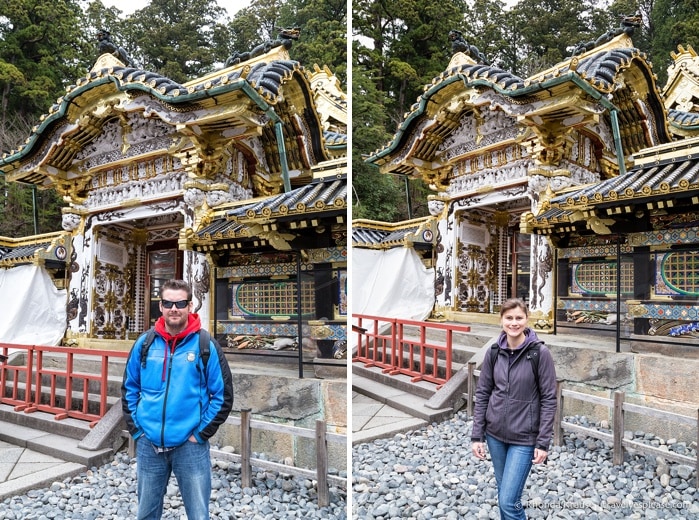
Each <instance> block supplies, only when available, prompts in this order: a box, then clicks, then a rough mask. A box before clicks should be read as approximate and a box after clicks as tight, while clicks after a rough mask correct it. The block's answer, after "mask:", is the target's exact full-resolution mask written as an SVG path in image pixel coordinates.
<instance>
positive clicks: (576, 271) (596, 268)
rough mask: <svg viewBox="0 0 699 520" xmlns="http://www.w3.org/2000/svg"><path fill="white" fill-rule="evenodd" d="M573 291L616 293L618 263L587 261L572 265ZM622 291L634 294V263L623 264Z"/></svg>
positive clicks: (589, 293) (586, 293)
mask: <svg viewBox="0 0 699 520" xmlns="http://www.w3.org/2000/svg"><path fill="white" fill-rule="evenodd" d="M571 273H572V282H571V292H572V293H573V294H581V295H604V294H616V291H617V263H616V262H585V263H579V264H572V265H571ZM621 292H622V294H633V264H632V263H630V262H622V264H621Z"/></svg>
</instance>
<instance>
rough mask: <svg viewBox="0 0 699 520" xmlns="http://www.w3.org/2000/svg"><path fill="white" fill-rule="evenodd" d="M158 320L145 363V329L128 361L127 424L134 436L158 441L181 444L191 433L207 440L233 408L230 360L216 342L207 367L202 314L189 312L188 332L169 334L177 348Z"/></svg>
mask: <svg viewBox="0 0 699 520" xmlns="http://www.w3.org/2000/svg"><path fill="white" fill-rule="evenodd" d="M161 320H162V318H160V319H159V320H158V322H160V321H161ZM158 322H157V323H156V326H155V331H156V335H155V337H154V338H153V343H152V344H151V346H150V348H149V349H148V357H147V359H146V366H145V367H142V366H141V347H142V346H143V341H144V339H145V336H146V335H145V334H142V335H141V337H140V338H139V339H138V340H136V343H134V345H133V347H132V348H131V352H130V353H129V357H128V359H127V362H126V369H125V371H124V380H123V383H122V400H121V403H122V410H123V413H124V419H125V420H126V425H127V427H128V429H129V432H130V433H131V435H132V437H133V438H134V439H138V438H139V437H141V436H145V437H146V438H147V439H148V440H149V441H150V442H152V443H153V444H155V445H156V446H161V447H165V448H173V447H176V446H180V445H182V444H184V443H185V442H186V441H187V439H188V438H189V437H190V435H194V437H195V438H196V439H197V441H198V442H200V443H203V442H205V441H207V440H208V439H209V438H210V437H211V436H212V435H213V434H214V433H216V431H217V430H218V427H219V426H220V425H221V424H223V422H224V421H225V420H226V418H227V417H228V414H229V413H230V411H231V408H232V407H233V383H232V376H231V371H230V367H229V366H228V361H227V360H226V358H225V356H224V355H223V352H222V351H221V349H220V348H217V345H216V344H215V343H214V342H213V341H212V342H211V344H210V345H209V349H210V355H209V360H208V363H207V367H206V370H204V366H203V360H202V357H201V355H200V352H199V330H200V328H201V326H200V323H201V322H200V320H199V316H198V315H196V314H190V315H189V324H188V326H187V328H186V329H185V331H183V332H182V333H180V334H178V335H177V336H176V337H175V338H171V343H174V349H172V348H171V347H172V344H170V345H168V343H167V341H166V339H165V337H163V331H164V324H163V323H158Z"/></svg>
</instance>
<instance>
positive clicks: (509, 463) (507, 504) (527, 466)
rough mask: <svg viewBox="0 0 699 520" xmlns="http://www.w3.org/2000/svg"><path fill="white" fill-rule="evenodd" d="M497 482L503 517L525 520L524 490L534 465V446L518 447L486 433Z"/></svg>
mask: <svg viewBox="0 0 699 520" xmlns="http://www.w3.org/2000/svg"><path fill="white" fill-rule="evenodd" d="M485 440H486V442H487V443H488V451H490V458H491V460H492V461H493V469H494V470H495V480H497V483H498V507H499V508H500V518H501V520H526V518H527V515H526V514H525V513H524V507H523V506H522V491H524V485H525V484H526V483H527V477H528V476H529V470H531V468H532V459H533V458H534V446H517V445H515V444H507V443H505V442H501V441H499V440H497V439H495V438H493V437H491V436H490V435H486V436H485Z"/></svg>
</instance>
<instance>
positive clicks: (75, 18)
mask: <svg viewBox="0 0 699 520" xmlns="http://www.w3.org/2000/svg"><path fill="white" fill-rule="evenodd" d="M0 13H1V15H0V110H1V113H0V125H1V127H2V132H0V149H3V150H8V149H10V148H13V147H14V146H16V145H17V144H18V143H19V142H21V141H22V140H24V138H26V135H25V136H22V137H21V138H19V136H11V135H8V134H7V133H6V132H5V128H6V124H9V125H12V124H13V123H12V120H13V119H15V118H20V119H26V118H28V117H32V116H33V117H34V118H38V116H39V115H40V114H42V113H44V112H47V111H48V108H49V107H50V106H51V104H52V103H54V102H55V101H56V99H57V98H58V97H60V96H61V95H62V93H63V92H64V89H65V87H66V85H67V84H68V83H69V82H71V81H73V80H74V79H75V78H76V77H78V76H81V75H82V74H83V73H84V70H85V69H84V67H85V60H84V58H83V56H82V55H81V50H82V49H83V44H84V42H85V39H84V37H83V35H82V33H81V32H80V25H79V20H80V16H81V11H80V8H79V7H78V5H77V4H76V3H75V2H72V1H66V0H61V1H56V0H0Z"/></svg>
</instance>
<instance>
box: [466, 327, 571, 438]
mask: <svg viewBox="0 0 699 520" xmlns="http://www.w3.org/2000/svg"><path fill="white" fill-rule="evenodd" d="M536 341H539V338H538V337H537V335H536V333H535V332H534V331H533V330H531V329H525V340H524V343H522V345H521V346H520V347H519V348H517V349H516V350H515V351H514V352H513V353H512V354H510V352H509V350H508V348H507V335H506V334H505V333H504V332H503V333H501V334H500V337H499V338H498V345H499V347H500V348H499V349H498V356H497V359H496V363H495V366H494V367H493V365H492V363H491V358H490V356H489V355H487V354H486V356H485V358H484V359H483V364H482V366H481V375H480V377H479V378H478V386H477V388H476V401H475V407H474V412H473V429H472V431H471V440H472V441H474V442H476V441H478V442H482V441H484V440H485V434H486V433H487V434H488V435H491V436H493V437H495V438H496V439H498V440H499V441H501V442H505V443H508V444H515V445H520V446H535V447H537V448H539V449H542V450H544V451H548V450H549V444H550V443H551V438H552V436H553V423H554V418H555V415H556V406H557V405H556V368H555V366H554V362H553V358H552V357H551V352H550V351H549V349H548V348H547V347H546V345H544V344H543V343H542V344H541V346H540V347H539V385H538V387H537V384H536V378H535V377H534V371H533V370H532V363H531V361H530V360H529V359H527V355H528V354H527V352H528V350H529V348H530V347H531V345H532V343H534V342H536Z"/></svg>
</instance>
